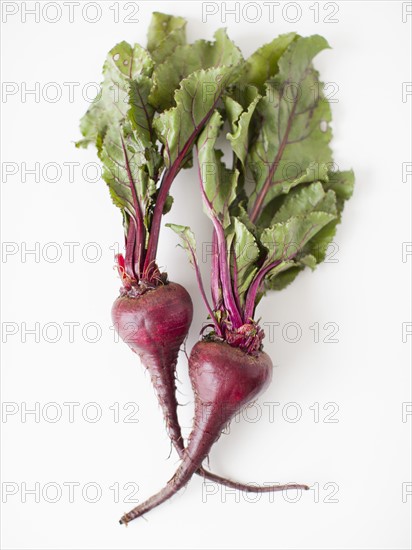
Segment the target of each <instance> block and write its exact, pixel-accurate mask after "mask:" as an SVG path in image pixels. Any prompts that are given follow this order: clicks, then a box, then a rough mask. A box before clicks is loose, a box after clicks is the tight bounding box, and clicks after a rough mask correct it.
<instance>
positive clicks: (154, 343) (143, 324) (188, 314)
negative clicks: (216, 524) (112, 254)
mask: <svg viewBox="0 0 412 550" xmlns="http://www.w3.org/2000/svg"><path fill="white" fill-rule="evenodd" d="M192 317H193V304H192V300H191V298H190V295H189V294H188V292H187V291H186V290H185V289H184V288H183V287H182V286H181V285H179V284H177V283H168V284H165V285H162V286H158V287H157V288H156V289H154V290H148V291H146V292H145V293H144V294H142V295H138V296H136V297H129V296H127V295H124V296H119V298H117V300H116V301H115V302H114V304H113V307H112V319H113V324H114V326H115V328H116V331H117V332H118V334H119V336H120V337H121V338H122V340H123V341H124V342H126V343H127V344H128V345H129V346H130V348H131V349H132V350H133V351H134V352H135V353H137V354H138V355H139V357H140V359H141V361H142V363H143V365H144V366H145V367H146V368H147V370H148V371H149V374H150V378H151V380H152V384H153V386H154V388H155V390H156V394H157V397H158V400H159V403H160V406H161V408H162V411H163V415H164V418H165V420H166V426H167V430H168V432H169V436H170V438H171V440H172V442H173V443H174V445H175V446H176V448H178V449H180V450H181V452H183V450H184V442H183V438H182V434H181V430H180V426H179V422H178V418H177V401H176V395H175V394H176V384H175V369H176V363H177V357H178V354H179V349H180V346H181V345H182V343H183V341H184V339H185V338H186V335H187V333H188V331H189V328H190V324H191V322H192Z"/></svg>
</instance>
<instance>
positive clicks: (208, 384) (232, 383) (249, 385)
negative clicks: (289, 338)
mask: <svg viewBox="0 0 412 550" xmlns="http://www.w3.org/2000/svg"><path fill="white" fill-rule="evenodd" d="M189 375H190V380H191V383H192V387H193V391H194V394H195V418H194V423H193V426H194V428H193V430H192V433H191V435H190V437H189V442H188V445H187V448H186V451H185V453H184V456H183V460H182V463H181V465H180V466H179V468H178V470H177V471H176V473H175V475H174V476H173V477H172V479H171V480H170V481H169V482H168V483H167V485H166V487H164V488H163V489H162V490H161V491H159V492H158V493H157V494H155V495H153V496H152V497H151V498H149V499H148V500H146V501H145V502H143V503H142V504H140V505H139V506H137V507H136V508H134V509H133V510H132V511H131V512H129V513H128V514H125V515H124V516H123V517H122V518H121V520H120V523H128V522H130V521H131V520H133V519H135V518H138V517H139V516H141V515H143V514H145V513H146V512H149V511H150V510H151V509H153V508H155V507H156V506H158V505H159V504H162V502H164V501H165V500H167V499H169V498H170V497H172V496H173V495H174V494H175V493H176V492H177V491H179V489H181V488H182V487H183V486H184V485H186V483H187V482H188V481H189V480H190V478H191V477H192V475H193V474H194V472H195V471H196V470H197V469H198V468H199V467H200V465H201V464H202V462H203V460H204V459H205V458H206V456H207V455H208V454H209V451H210V449H211V447H212V445H213V443H214V442H215V441H216V440H217V439H218V437H219V436H220V434H221V431H222V429H223V428H224V426H225V425H226V424H227V423H228V422H230V420H231V419H232V418H233V416H234V415H235V414H236V413H237V412H238V411H239V410H240V409H241V408H242V407H243V406H244V405H246V404H247V403H249V402H250V401H251V400H253V399H255V398H256V397H257V396H258V394H260V393H261V392H262V391H263V390H265V389H266V387H267V385H268V384H269V383H270V381H271V378H272V361H271V359H270V357H269V356H268V355H267V354H266V353H264V352H258V353H256V354H254V355H250V354H246V353H245V352H244V351H242V350H241V349H239V348H234V347H232V346H230V345H229V344H227V343H224V342H213V341H202V342H198V343H197V344H196V345H195V346H194V348H193V350H192V353H191V355H190V359H189ZM292 487H293V488H299V489H308V487H307V486H305V485H287V486H275V487H270V488H269V487H262V488H261V489H262V492H263V490H264V491H265V492H266V491H282V490H284V489H287V488H292ZM254 489H256V488H254Z"/></svg>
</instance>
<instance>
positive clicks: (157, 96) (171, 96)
mask: <svg viewBox="0 0 412 550" xmlns="http://www.w3.org/2000/svg"><path fill="white" fill-rule="evenodd" d="M240 61H242V54H241V53H240V50H239V48H238V47H237V46H236V45H235V44H234V43H233V42H232V41H231V40H230V39H229V38H228V36H227V34H226V31H225V29H219V30H218V31H216V33H215V40H214V42H209V41H207V40H198V41H196V42H195V43H194V44H187V45H184V46H178V47H177V48H176V49H175V51H174V52H173V53H172V54H171V55H170V56H169V57H168V58H167V59H166V60H165V62H164V63H162V64H161V65H158V66H157V67H156V68H155V70H154V72H153V88H152V93H151V95H150V101H151V102H152V104H153V105H154V106H155V107H156V108H157V109H158V110H159V111H163V110H165V109H170V108H171V107H172V106H173V105H174V104H175V101H176V97H175V90H177V89H178V88H179V84H180V82H181V81H182V80H183V79H185V78H187V77H188V76H189V75H191V74H192V73H194V72H195V71H199V70H200V69H209V68H212V67H223V66H226V67H229V66H233V65H237V64H239V62H240Z"/></svg>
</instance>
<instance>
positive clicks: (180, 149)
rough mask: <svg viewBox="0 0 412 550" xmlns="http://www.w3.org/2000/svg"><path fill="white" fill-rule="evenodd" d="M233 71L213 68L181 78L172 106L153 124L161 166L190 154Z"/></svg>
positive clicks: (170, 163) (168, 164)
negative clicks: (160, 149) (160, 148)
mask: <svg viewBox="0 0 412 550" xmlns="http://www.w3.org/2000/svg"><path fill="white" fill-rule="evenodd" d="M232 78H233V70H231V69H228V68H227V67H216V68H215V67H213V68H211V69H207V70H203V69H202V70H200V71H197V72H195V73H192V74H191V75H190V76H189V77H188V78H185V79H184V80H183V81H182V82H181V84H180V88H179V90H177V91H176V94H175V100H176V106H175V107H173V108H172V109H169V110H168V111H165V112H163V113H161V114H160V115H159V116H158V117H157V118H156V119H155V120H154V123H153V124H154V127H155V129H156V132H157V136H158V139H159V140H160V141H161V142H162V143H163V145H164V146H165V153H164V158H165V163H166V166H168V167H170V166H171V165H172V164H173V163H174V162H175V161H176V160H177V159H182V160H183V158H185V157H186V155H187V154H188V153H189V152H190V150H191V147H192V145H193V142H194V140H195V139H196V137H197V136H198V134H199V133H200V131H201V130H203V127H204V125H205V124H206V123H207V122H208V120H209V118H210V117H211V116H212V113H213V111H214V109H215V107H216V105H217V104H218V102H219V100H220V98H221V96H222V94H223V92H224V91H225V88H226V86H227V85H228V84H229V83H230V82H231V79H232Z"/></svg>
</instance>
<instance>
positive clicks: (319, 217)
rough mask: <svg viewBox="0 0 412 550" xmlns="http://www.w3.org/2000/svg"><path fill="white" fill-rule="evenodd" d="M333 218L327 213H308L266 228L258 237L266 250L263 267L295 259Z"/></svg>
mask: <svg viewBox="0 0 412 550" xmlns="http://www.w3.org/2000/svg"><path fill="white" fill-rule="evenodd" d="M335 218H336V216H334V215H333V214H329V213H327V212H310V213H309V214H307V215H305V216H293V217H291V218H290V219H288V220H287V221H285V222H281V223H275V224H274V225H273V226H271V227H268V228H266V229H265V230H264V231H263V232H262V234H261V237H260V240H261V242H262V244H263V246H265V248H266V249H267V250H268V255H267V258H266V259H265V263H264V265H270V264H271V263H272V262H276V261H278V260H281V261H285V262H286V261H289V260H291V259H293V258H295V256H297V255H298V254H300V253H301V251H302V250H303V248H304V247H305V245H306V244H307V243H308V242H309V241H310V239H312V238H313V237H314V236H315V235H316V233H318V232H319V231H320V230H321V229H322V228H323V227H324V226H325V225H327V224H328V223H329V222H331V221H332V220H334V219H335Z"/></svg>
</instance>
